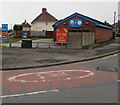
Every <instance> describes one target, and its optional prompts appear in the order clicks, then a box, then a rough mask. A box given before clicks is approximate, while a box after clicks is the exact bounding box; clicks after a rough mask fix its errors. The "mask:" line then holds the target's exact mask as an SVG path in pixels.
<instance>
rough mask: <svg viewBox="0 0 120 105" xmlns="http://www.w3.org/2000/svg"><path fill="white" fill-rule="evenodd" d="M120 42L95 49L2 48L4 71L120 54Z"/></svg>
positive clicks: (114, 41)
mask: <svg viewBox="0 0 120 105" xmlns="http://www.w3.org/2000/svg"><path fill="white" fill-rule="evenodd" d="M119 42H120V40H119V39H113V40H111V41H109V42H105V43H102V44H101V45H100V46H98V47H96V48H93V49H74V50H71V49H61V48H59V49H56V48H50V49H49V48H47V49H43V48H19V47H18V48H17V47H15V48H12V47H11V48H10V47H7V48H5V47H3V48H2V70H18V69H27V68H36V67H48V66H55V65H61V64H69V63H74V62H81V61H86V60H91V59H96V58H100V57H104V56H107V55H112V54H115V53H118V52H120V49H119V48H120V45H119Z"/></svg>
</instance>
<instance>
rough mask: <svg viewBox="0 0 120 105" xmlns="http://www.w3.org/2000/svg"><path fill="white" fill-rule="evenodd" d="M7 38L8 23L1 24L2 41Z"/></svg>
mask: <svg viewBox="0 0 120 105" xmlns="http://www.w3.org/2000/svg"><path fill="white" fill-rule="evenodd" d="M7 40H8V24H2V41H7Z"/></svg>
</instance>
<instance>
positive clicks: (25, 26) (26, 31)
mask: <svg viewBox="0 0 120 105" xmlns="http://www.w3.org/2000/svg"><path fill="white" fill-rule="evenodd" d="M20 26H22V30H16V31H14V32H15V35H16V37H22V36H23V35H27V36H30V31H31V25H30V24H29V23H28V22H27V21H26V20H25V21H24V22H23V23H22V24H20Z"/></svg>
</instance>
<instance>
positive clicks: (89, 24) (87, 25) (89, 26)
mask: <svg viewBox="0 0 120 105" xmlns="http://www.w3.org/2000/svg"><path fill="white" fill-rule="evenodd" d="M75 18H78V19H83V18H80V17H78V16H75V17H72V18H70V19H69V20H66V21H65V22H63V23H61V24H59V26H58V28H68V30H90V31H95V28H96V26H95V24H94V23H92V22H89V21H88V20H85V19H83V26H82V27H80V28H72V27H69V21H70V20H71V19H75Z"/></svg>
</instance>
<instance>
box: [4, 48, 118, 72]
mask: <svg viewBox="0 0 120 105" xmlns="http://www.w3.org/2000/svg"><path fill="white" fill-rule="evenodd" d="M117 53H120V50H117V51H114V52H111V53H106V54H103V55H98V56H94V57H89V58H85V59H80V60H73V61H66V62H65V61H63V62H60V63H51V64H47V65H29V66H16V67H4V68H2V70H4V71H7V70H19V69H31V68H41V67H51V66H59V65H63V64H71V63H77V62H84V61H89V60H94V59H98V58H102V57H105V56H109V55H113V54H117Z"/></svg>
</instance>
